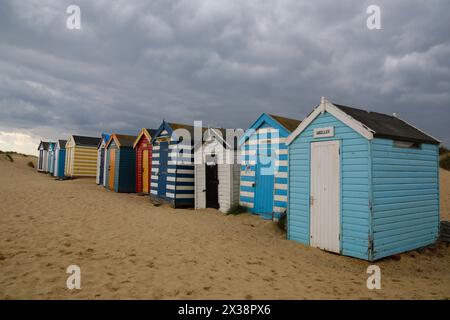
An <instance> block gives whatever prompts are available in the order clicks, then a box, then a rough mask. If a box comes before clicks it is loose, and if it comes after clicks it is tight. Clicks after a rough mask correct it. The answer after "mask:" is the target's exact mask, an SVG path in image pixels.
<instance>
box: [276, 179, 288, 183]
mask: <svg viewBox="0 0 450 320" xmlns="http://www.w3.org/2000/svg"><path fill="white" fill-rule="evenodd" d="M275 183H277V184H287V183H288V179H287V178H275Z"/></svg>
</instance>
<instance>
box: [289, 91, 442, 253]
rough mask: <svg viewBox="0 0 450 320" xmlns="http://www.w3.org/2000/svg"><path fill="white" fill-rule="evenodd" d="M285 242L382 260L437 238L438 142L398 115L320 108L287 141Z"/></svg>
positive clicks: (325, 105) (323, 103)
mask: <svg viewBox="0 0 450 320" xmlns="http://www.w3.org/2000/svg"><path fill="white" fill-rule="evenodd" d="M286 143H287V144H288V145H289V208H288V216H287V218H288V238H289V239H292V240H295V241H298V242H301V243H304V244H306V245H310V246H313V247H317V248H321V249H324V250H327V251H331V252H336V253H339V254H343V255H347V256H351V257H356V258H361V259H365V260H370V261H373V260H378V259H381V258H383V257H386V256H390V255H394V254H397V253H401V252H405V251H408V250H413V249H416V248H420V247H424V246H427V245H429V244H432V243H434V242H435V241H436V240H437V239H438V234H439V164H438V163H439V150H438V149H439V141H438V140H436V139H435V138H433V137H432V136H430V135H428V134H426V133H424V132H423V131H421V130H419V129H417V128H415V127H414V126H412V125H411V124H409V123H407V122H406V121H404V120H402V119H400V118H399V117H398V116H396V115H395V114H394V115H393V116H391V115H387V114H382V113H377V112H368V111H365V110H362V109H357V108H352V107H347V106H343V105H338V104H333V103H331V102H329V101H327V100H325V99H323V98H322V101H321V103H320V104H319V106H317V107H316V108H315V109H314V110H313V111H312V112H311V113H310V115H309V116H308V117H307V118H306V119H305V120H304V121H303V122H302V123H301V124H300V126H299V127H298V128H297V129H296V130H295V131H294V132H293V133H292V134H291V135H290V136H289V138H288V139H287V140H286Z"/></svg>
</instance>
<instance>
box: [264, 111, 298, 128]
mask: <svg viewBox="0 0 450 320" xmlns="http://www.w3.org/2000/svg"><path fill="white" fill-rule="evenodd" d="M269 116H271V117H272V118H274V119H275V120H276V121H277V122H279V123H280V124H281V125H282V126H283V127H285V128H286V129H288V130H289V131H290V132H292V131H294V130H295V129H296V128H297V127H298V125H299V124H300V122H301V120H297V119H291V118H285V117H281V116H277V115H274V114H269Z"/></svg>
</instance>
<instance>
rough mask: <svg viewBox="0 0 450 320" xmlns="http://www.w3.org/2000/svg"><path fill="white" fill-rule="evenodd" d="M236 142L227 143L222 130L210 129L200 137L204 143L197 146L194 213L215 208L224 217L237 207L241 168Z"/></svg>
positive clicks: (195, 150)
mask: <svg viewBox="0 0 450 320" xmlns="http://www.w3.org/2000/svg"><path fill="white" fill-rule="evenodd" d="M231 131H234V130H231ZM227 140H228V141H227ZM230 140H231V141H230ZM238 141H239V139H236V141H235V140H234V136H233V139H227V132H226V130H225V129H213V128H209V129H208V130H206V131H205V133H204V135H203V141H199V142H197V143H196V145H195V148H194V163H195V165H194V169H195V208H196V209H203V208H215V209H219V210H220V211H222V212H224V213H226V212H228V210H230V209H231V208H232V207H233V206H235V205H238V204H239V181H240V168H241V166H240V163H239V160H240V152H239V151H238V150H239V149H238V148H237V147H238V143H237V142H238Z"/></svg>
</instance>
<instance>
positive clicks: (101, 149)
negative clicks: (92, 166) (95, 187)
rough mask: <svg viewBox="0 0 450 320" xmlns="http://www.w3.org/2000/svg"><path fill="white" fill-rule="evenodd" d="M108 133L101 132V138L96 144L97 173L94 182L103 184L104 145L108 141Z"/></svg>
mask: <svg viewBox="0 0 450 320" xmlns="http://www.w3.org/2000/svg"><path fill="white" fill-rule="evenodd" d="M109 138H110V135H108V134H105V133H102V137H101V140H100V142H99V144H98V147H97V148H98V149H97V173H96V182H97V184H99V185H103V181H104V180H103V179H104V176H105V167H104V166H105V147H106V143H107V142H108V140H109Z"/></svg>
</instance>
